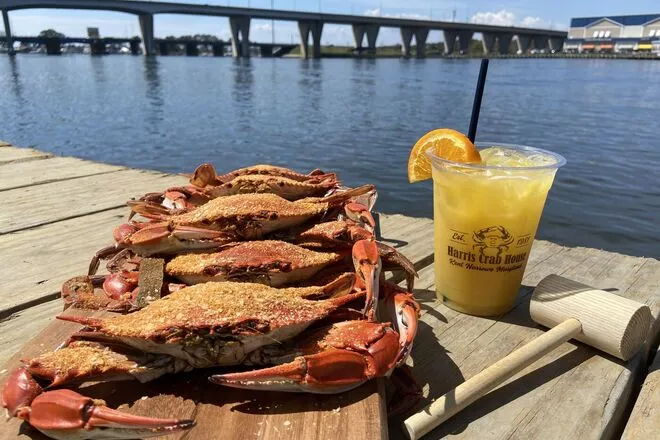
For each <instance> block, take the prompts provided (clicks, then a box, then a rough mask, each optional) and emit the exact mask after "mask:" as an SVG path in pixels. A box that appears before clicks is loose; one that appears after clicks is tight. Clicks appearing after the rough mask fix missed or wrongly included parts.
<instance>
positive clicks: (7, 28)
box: [2, 9, 16, 55]
mask: <svg viewBox="0 0 660 440" xmlns="http://www.w3.org/2000/svg"><path fill="white" fill-rule="evenodd" d="M2 22H3V23H4V25H5V38H6V40H5V41H6V44H7V53H8V54H9V55H14V54H16V52H15V51H14V39H13V38H12V36H11V26H10V24H9V12H8V11H6V10H4V9H3V10H2Z"/></svg>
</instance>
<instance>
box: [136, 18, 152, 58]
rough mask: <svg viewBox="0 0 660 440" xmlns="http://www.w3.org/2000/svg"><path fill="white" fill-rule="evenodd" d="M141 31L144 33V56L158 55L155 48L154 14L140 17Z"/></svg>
mask: <svg viewBox="0 0 660 440" xmlns="http://www.w3.org/2000/svg"><path fill="white" fill-rule="evenodd" d="M138 20H139V21H140V31H141V32H142V54H144V55H145V56H149V55H156V47H155V46H154V16H153V15H152V14H140V15H138Z"/></svg>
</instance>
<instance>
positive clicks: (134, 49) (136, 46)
mask: <svg viewBox="0 0 660 440" xmlns="http://www.w3.org/2000/svg"><path fill="white" fill-rule="evenodd" d="M129 44H130V45H131V55H138V54H139V53H140V40H131V41H130V43H129Z"/></svg>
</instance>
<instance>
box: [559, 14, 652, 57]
mask: <svg viewBox="0 0 660 440" xmlns="http://www.w3.org/2000/svg"><path fill="white" fill-rule="evenodd" d="M564 51H565V52H578V53H632V52H649V53H651V52H655V53H658V54H660V14H647V15H614V16H602V17H580V18H573V19H572V20H571V27H570V29H569V30H568V39H567V40H566V43H565V44H564Z"/></svg>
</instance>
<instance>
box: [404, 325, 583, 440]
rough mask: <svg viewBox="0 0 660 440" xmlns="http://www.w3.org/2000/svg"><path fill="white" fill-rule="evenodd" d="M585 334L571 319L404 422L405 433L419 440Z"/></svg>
mask: <svg viewBox="0 0 660 440" xmlns="http://www.w3.org/2000/svg"><path fill="white" fill-rule="evenodd" d="M581 331H582V324H580V321H578V320H577V319H573V318H571V319H567V320H566V321H564V322H562V323H561V324H559V325H557V326H556V327H554V328H552V329H551V330H549V331H547V332H545V333H544V334H542V335H541V336H539V337H538V338H536V339H534V340H533V341H531V342H529V343H527V344H526V345H524V346H522V347H521V348H519V349H518V350H516V351H514V352H513V353H511V354H510V355H508V356H507V357H505V358H504V359H501V360H499V361H497V362H496V363H494V364H493V365H491V366H490V367H488V368H486V369H485V370H483V371H481V372H480V373H479V374H477V375H476V376H473V377H471V378H470V379H469V380H467V381H465V382H463V383H462V384H460V385H459V386H457V387H456V388H454V389H453V390H452V391H449V392H448V393H447V394H445V395H444V396H442V397H440V398H439V399H437V400H436V401H435V402H433V403H432V404H430V405H429V406H427V407H426V408H424V409H423V410H422V411H420V412H418V413H417V414H415V415H413V416H410V417H408V418H407V419H406V421H405V422H403V426H404V432H406V433H407V434H408V437H409V438H410V439H411V440H417V439H419V438H420V437H422V436H423V435H425V434H426V433H428V432H429V431H431V430H432V429H434V428H435V427H436V426H438V425H440V424H441V423H443V422H444V421H446V420H447V419H449V418H450V417H452V416H453V415H455V414H456V413H458V412H459V411H461V410H462V409H463V408H465V407H466V406H468V405H470V404H472V403H473V402H474V401H475V400H477V399H479V398H481V397H482V396H483V395H485V394H486V393H488V392H489V391H491V390H492V389H494V388H495V387H497V386H498V385H500V384H501V383H502V382H504V381H506V380H507V379H509V378H510V377H511V376H513V375H515V374H516V373H518V372H519V371H521V370H522V369H524V368H525V367H527V366H528V365H530V364H531V363H533V362H535V361H536V360H538V359H540V358H541V357H543V356H544V355H546V354H547V353H549V352H551V351H552V350H554V349H555V348H557V347H558V346H560V345H561V344H563V343H564V342H566V341H568V340H569V339H571V338H573V337H574V336H575V335H577V334H579V333H580V332H581Z"/></svg>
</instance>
